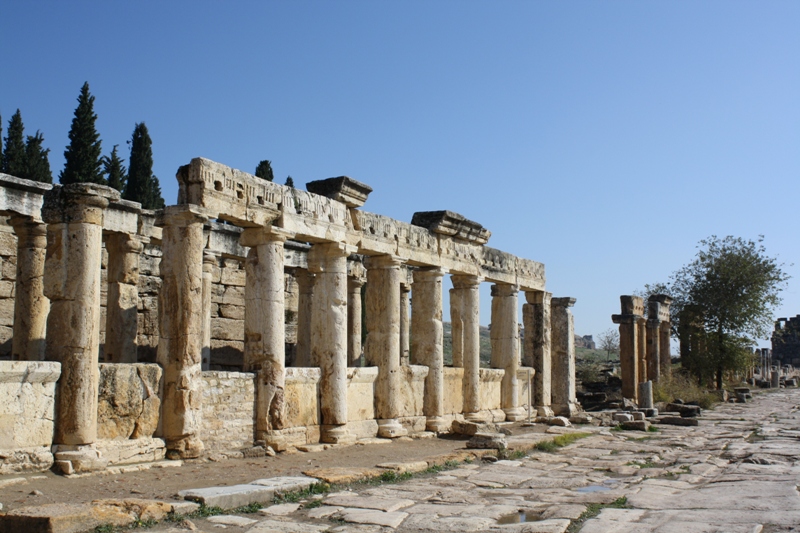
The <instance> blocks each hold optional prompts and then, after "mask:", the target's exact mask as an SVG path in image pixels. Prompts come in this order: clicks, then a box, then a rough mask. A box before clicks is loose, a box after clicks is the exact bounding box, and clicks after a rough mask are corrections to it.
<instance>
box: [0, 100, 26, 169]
mask: <svg viewBox="0 0 800 533" xmlns="http://www.w3.org/2000/svg"><path fill="white" fill-rule="evenodd" d="M24 131H25V126H23V125H22V114H21V113H20V112H19V109H17V112H16V113H14V115H13V116H12V117H11V120H9V121H8V136H7V137H6V146H5V150H4V151H3V167H2V168H3V172H4V173H6V174H11V175H12V176H16V177H18V178H22V177H24V174H25V167H26V164H27V160H28V158H27V155H26V154H25V138H24V136H23V133H24Z"/></svg>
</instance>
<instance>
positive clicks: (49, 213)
mask: <svg viewBox="0 0 800 533" xmlns="http://www.w3.org/2000/svg"><path fill="white" fill-rule="evenodd" d="M119 199H120V194H119V191H117V190H115V189H112V188H111V187H106V186H105V185H98V184H96V183H70V184H69V185H56V186H54V187H53V188H52V189H50V190H49V191H47V192H46V193H45V195H44V204H43V205H42V218H43V219H44V221H45V222H47V223H48V224H62V223H70V222H78V223H83V224H96V225H98V226H102V225H103V211H104V210H105V209H106V208H107V207H108V203H109V202H117V201H119Z"/></svg>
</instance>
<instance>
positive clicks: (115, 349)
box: [104, 233, 143, 363]
mask: <svg viewBox="0 0 800 533" xmlns="http://www.w3.org/2000/svg"><path fill="white" fill-rule="evenodd" d="M142 248H143V246H142V243H141V239H140V238H138V237H136V236H132V235H126V234H120V233H118V234H112V235H109V236H108V237H107V238H106V250H107V251H108V257H109V261H108V269H107V272H108V295H107V297H106V302H107V305H106V308H107V311H106V339H105V346H104V354H105V360H106V361H111V362H114V363H135V362H136V360H137V348H136V335H137V333H138V313H137V306H138V303H139V290H138V283H139V256H140V255H141V252H142Z"/></svg>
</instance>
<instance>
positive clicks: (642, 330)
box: [636, 317, 647, 383]
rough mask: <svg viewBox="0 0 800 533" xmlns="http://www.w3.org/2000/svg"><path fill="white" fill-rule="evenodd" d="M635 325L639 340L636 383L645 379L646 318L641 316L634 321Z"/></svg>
mask: <svg viewBox="0 0 800 533" xmlns="http://www.w3.org/2000/svg"><path fill="white" fill-rule="evenodd" d="M636 325H637V327H638V328H639V330H638V331H637V333H636V339H637V341H638V342H639V346H638V348H637V354H638V355H639V364H638V365H637V368H638V369H639V374H638V376H639V377H638V378H637V379H638V383H644V382H645V381H647V320H646V319H645V318H644V317H641V318H639V319H638V320H637V321H636Z"/></svg>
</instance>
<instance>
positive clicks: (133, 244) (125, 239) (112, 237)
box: [106, 233, 144, 254]
mask: <svg viewBox="0 0 800 533" xmlns="http://www.w3.org/2000/svg"><path fill="white" fill-rule="evenodd" d="M109 245H111V246H113V247H114V248H115V249H116V250H115V251H117V252H119V253H130V254H139V253H141V252H142V250H143V249H144V244H143V243H142V238H141V237H140V236H139V235H131V234H130V233H111V234H109V235H108V236H106V248H109ZM109 251H111V250H109Z"/></svg>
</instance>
